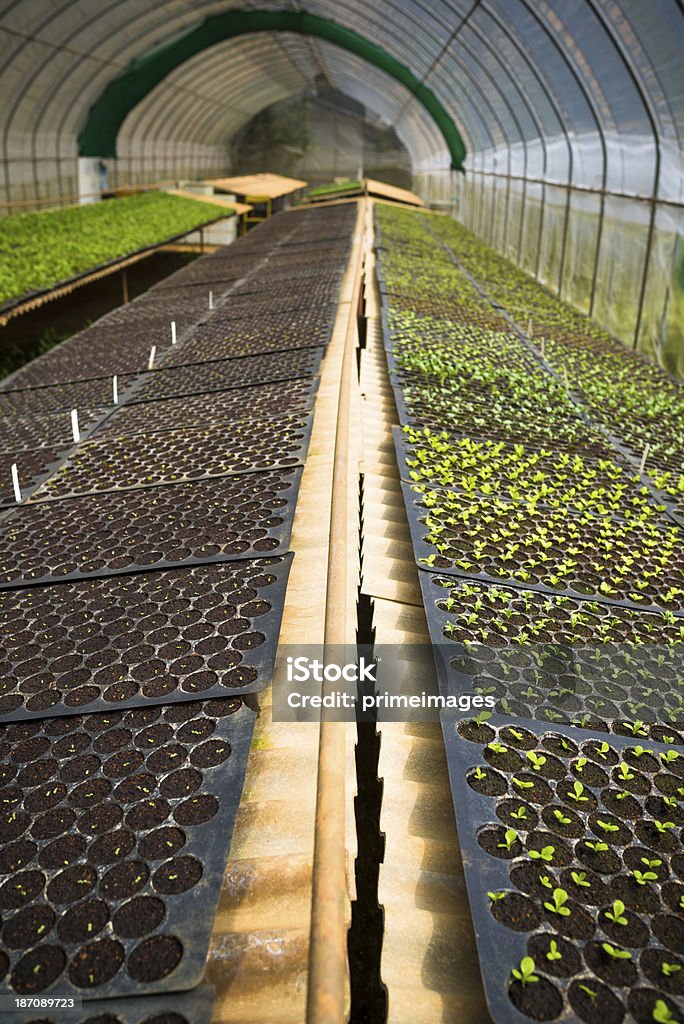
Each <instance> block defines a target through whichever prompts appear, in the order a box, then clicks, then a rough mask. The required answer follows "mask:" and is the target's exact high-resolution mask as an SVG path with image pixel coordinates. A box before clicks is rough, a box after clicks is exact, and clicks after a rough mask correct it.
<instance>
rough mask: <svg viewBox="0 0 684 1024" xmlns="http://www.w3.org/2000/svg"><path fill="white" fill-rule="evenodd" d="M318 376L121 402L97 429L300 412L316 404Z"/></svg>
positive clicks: (103, 432)
mask: <svg viewBox="0 0 684 1024" xmlns="http://www.w3.org/2000/svg"><path fill="white" fill-rule="evenodd" d="M318 385H319V378H318V377H313V378H305V377H299V378H295V379H294V380H284V381H275V382H273V383H270V384H259V385H257V386H256V387H251V388H235V389H233V390H232V391H214V392H211V393H210V394H206V395H188V396H185V397H183V398H161V399H157V400H154V399H153V400H151V401H149V402H139V403H135V404H132V405H125V406H122V407H121V408H120V409H119V410H117V411H116V412H114V413H113V414H112V415H111V416H109V417H108V418H107V419H106V420H105V421H104V422H103V423H102V424H101V425H100V426H99V427H98V429H97V434H96V436H97V438H98V439H102V438H109V437H114V436H117V435H129V434H146V433H149V432H150V431H157V430H159V431H161V430H165V431H166V430H174V429H176V428H178V427H213V426H218V425H220V424H224V427H225V429H226V430H229V429H230V428H229V427H228V426H227V424H228V423H229V422H230V421H231V420H243V419H247V418H249V419H268V418H270V417H274V416H284V415H290V416H301V415H304V414H305V413H307V412H310V411H311V409H312V408H313V405H314V401H315V398H316V392H317V390H318Z"/></svg>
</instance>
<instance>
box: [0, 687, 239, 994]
mask: <svg viewBox="0 0 684 1024" xmlns="http://www.w3.org/2000/svg"><path fill="white" fill-rule="evenodd" d="M254 717H255V716H254V712H253V711H251V710H250V709H249V708H248V707H246V706H244V705H242V704H241V702H240V701H239V700H235V699H223V700H207V701H193V702H189V703H186V704H180V705H179V704H174V705H167V706H166V707H163V708H162V707H154V708H145V709H137V710H134V711H129V712H127V713H122V712H111V711H110V712H107V713H104V714H94V715H79V716H77V717H75V718H71V719H49V718H43V719H41V720H39V721H37V722H32V723H16V724H14V725H10V726H4V727H3V728H2V730H1V731H0V759H1V761H0V771H1V772H2V774H3V777H4V779H5V785H4V787H3V789H2V794H3V811H2V818H3V822H2V829H1V830H0V835H1V837H2V838H1V839H0V859H1V860H2V867H3V872H2V873H3V876H4V881H3V883H2V885H0V905H1V906H2V937H3V950H4V951H3V953H2V955H1V957H0V959H1V960H2V963H1V964H0V973H1V974H2V982H1V984H0V991H2V992H3V994H8V995H9V994H18V995H35V994H37V993H50V992H52V991H57V992H59V993H60V994H61V995H78V996H79V997H80V998H83V999H88V998H90V997H93V996H97V997H98V998H99V999H101V998H111V997H115V996H122V995H130V996H136V997H138V996H141V995H146V994H149V993H154V992H160V991H181V990H183V989H188V988H191V987H193V986H194V985H197V984H198V983H199V981H200V979H201V976H202V973H203V970H204V962H205V958H206V952H207V947H208V943H209V938H210V933H211V929H212V926H213V917H214V913H215V909H216V905H217V903H218V897H219V891H220V888H221V882H222V878H223V871H224V866H225V862H226V857H227V854H228V849H229V846H230V839H231V835H232V831H233V826H234V822H235V816H236V812H237V807H238V804H239V801H240V796H241V792H242V786H243V781H244V775H245V769H246V764H247V755H248V753H249V747H250V742H251V737H252V730H253V726H254Z"/></svg>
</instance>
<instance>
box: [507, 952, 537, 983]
mask: <svg viewBox="0 0 684 1024" xmlns="http://www.w3.org/2000/svg"><path fill="white" fill-rule="evenodd" d="M511 974H512V975H513V977H514V978H515V980H516V981H519V982H520V983H521V985H527V984H529V982H531V981H539V978H538V977H537V975H536V974H535V973H534V960H533V959H532V957H531V956H524V957H523V958H522V960H521V961H520V966H519V967H518V968H515V967H514V968H513V970H512V971H511Z"/></svg>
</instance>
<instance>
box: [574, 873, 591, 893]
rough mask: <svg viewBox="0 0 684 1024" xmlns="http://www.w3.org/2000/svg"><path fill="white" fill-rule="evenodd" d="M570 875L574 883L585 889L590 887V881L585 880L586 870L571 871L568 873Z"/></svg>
mask: <svg viewBox="0 0 684 1024" xmlns="http://www.w3.org/2000/svg"><path fill="white" fill-rule="evenodd" d="M570 877H571V878H572V880H573V882H574V883H575V885H579V886H581V887H583V888H585V889H590V888H591V882H587V873H586V871H572V872H571V873H570Z"/></svg>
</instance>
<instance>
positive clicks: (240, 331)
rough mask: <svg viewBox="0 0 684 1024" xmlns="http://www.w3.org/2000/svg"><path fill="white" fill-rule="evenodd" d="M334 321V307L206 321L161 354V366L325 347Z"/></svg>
mask: <svg viewBox="0 0 684 1024" xmlns="http://www.w3.org/2000/svg"><path fill="white" fill-rule="evenodd" d="M334 322H335V307H334V306H329V307H328V308H327V309H317V310H316V311H315V312H312V313H310V314H306V315H305V314H302V313H301V312H300V311H298V312H293V313H288V314H280V313H276V314H268V315H263V316H259V317H256V318H254V320H252V319H250V318H245V319H244V320H243V319H238V320H220V319H216V320H208V321H207V322H206V323H205V324H203V325H202V327H200V328H198V329H197V330H196V331H195V333H194V336H193V337H192V338H191V339H190V340H189V341H187V342H185V344H183V345H179V346H176V347H174V348H173V349H172V350H170V351H168V350H167V351H166V352H165V353H164V359H163V365H164V366H179V365H183V364H187V363H204V362H214V361H218V360H224V359H234V358H236V357H244V356H250V355H261V354H263V355H266V354H273V353H276V352H285V351H291V350H298V349H312V348H325V347H326V346H327V345H328V342H329V341H330V337H331V335H332V330H333V326H334Z"/></svg>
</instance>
